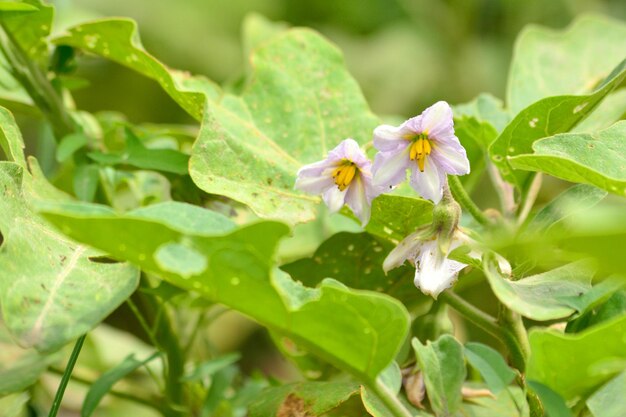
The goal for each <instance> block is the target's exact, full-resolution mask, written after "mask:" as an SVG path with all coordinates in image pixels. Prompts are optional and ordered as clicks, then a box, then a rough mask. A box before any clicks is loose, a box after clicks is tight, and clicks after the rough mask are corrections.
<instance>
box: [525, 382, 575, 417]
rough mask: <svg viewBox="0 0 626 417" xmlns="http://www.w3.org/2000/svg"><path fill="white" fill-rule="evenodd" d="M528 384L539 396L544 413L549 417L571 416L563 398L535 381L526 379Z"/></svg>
mask: <svg viewBox="0 0 626 417" xmlns="http://www.w3.org/2000/svg"><path fill="white" fill-rule="evenodd" d="M528 386H529V387H530V388H531V389H532V390H533V391H534V392H535V393H536V394H537V395H538V396H539V398H540V399H541V404H542V405H543V408H544V411H545V414H546V415H547V416H549V417H573V416H572V412H571V411H570V410H569V408H567V404H565V401H564V400H563V398H562V397H561V396H560V395H559V394H558V393H556V392H554V391H552V390H551V389H550V387H547V386H545V385H543V384H541V383H539V382H537V381H528Z"/></svg>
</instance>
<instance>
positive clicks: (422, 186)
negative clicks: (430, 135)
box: [410, 157, 446, 204]
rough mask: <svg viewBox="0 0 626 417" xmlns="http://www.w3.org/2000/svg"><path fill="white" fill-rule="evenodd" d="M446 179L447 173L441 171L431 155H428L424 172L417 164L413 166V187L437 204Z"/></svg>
mask: <svg viewBox="0 0 626 417" xmlns="http://www.w3.org/2000/svg"><path fill="white" fill-rule="evenodd" d="M445 181H446V178H445V174H443V173H442V172H440V171H439V167H438V166H437V164H436V163H434V162H433V159H432V158H430V157H426V161H425V163H424V172H421V171H420V170H419V169H418V167H417V166H415V167H413V169H412V172H411V180H410V182H411V187H413V189H414V190H415V191H417V192H418V193H419V195H421V196H422V197H423V198H425V199H428V200H432V201H433V203H435V204H437V203H438V202H439V201H440V200H441V197H442V196H443V186H444V184H445Z"/></svg>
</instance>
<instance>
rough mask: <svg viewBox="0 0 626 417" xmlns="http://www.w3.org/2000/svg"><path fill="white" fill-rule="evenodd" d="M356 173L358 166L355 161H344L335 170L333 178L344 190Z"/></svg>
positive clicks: (340, 188) (341, 189)
mask: <svg viewBox="0 0 626 417" xmlns="http://www.w3.org/2000/svg"><path fill="white" fill-rule="evenodd" d="M356 174H357V167H356V165H355V164H354V162H351V161H344V162H343V163H342V164H341V165H339V166H338V167H337V168H335V170H334V171H333V178H334V179H335V184H337V187H338V188H339V190H340V191H343V190H345V189H346V188H347V187H348V185H350V183H351V182H352V180H353V179H354V177H355V176H356Z"/></svg>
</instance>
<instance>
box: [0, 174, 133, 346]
mask: <svg viewBox="0 0 626 417" xmlns="http://www.w3.org/2000/svg"><path fill="white" fill-rule="evenodd" d="M28 181H30V178H29V174H28V173H25V172H24V169H23V168H21V167H19V166H18V165H15V164H13V163H10V162H2V163H0V190H2V191H1V192H0V196H1V198H0V213H2V215H1V216H0V230H1V232H2V235H3V237H4V243H3V244H2V248H1V250H0V304H1V306H2V314H3V316H4V320H5V322H6V325H7V327H8V328H9V329H10V330H11V332H12V333H13V335H14V336H15V338H16V339H17V340H18V341H19V343H20V344H21V345H22V346H26V347H30V346H34V347H36V348H37V349H38V350H53V349H57V348H59V347H61V346H63V345H64V344H65V343H67V342H69V341H71V340H72V339H75V338H76V337H78V336H80V335H81V334H83V333H85V332H87V331H89V330H90V329H91V328H92V327H94V326H95V325H96V324H98V323H99V322H100V321H102V320H103V319H104V318H105V317H106V316H107V315H108V314H109V313H111V312H112V311H113V310H114V309H115V308H116V307H117V306H118V305H120V304H121V303H122V302H123V301H124V300H125V299H126V298H127V297H128V296H130V294H132V292H133V291H134V289H135V288H136V286H137V284H138V282H139V273H138V271H137V269H136V268H134V267H132V266H131V265H128V264H122V263H103V262H102V261H100V258H99V256H100V255H101V253H100V252H98V251H95V250H93V249H90V248H88V247H87V246H83V245H79V244H76V243H74V242H72V241H70V240H68V239H67V238H66V237H65V236H63V235H62V234H60V233H58V232H56V231H54V230H53V229H51V228H50V227H49V226H48V225H47V224H46V223H45V222H43V221H42V220H41V219H40V218H39V217H38V216H37V215H36V214H35V213H33V211H32V209H31V207H30V202H29V200H30V198H31V195H30V194H29V193H28V192H27V191H25V190H24V189H25V188H26V187H23V186H22V183H23V182H28Z"/></svg>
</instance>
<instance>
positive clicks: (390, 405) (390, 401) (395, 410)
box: [368, 381, 412, 417]
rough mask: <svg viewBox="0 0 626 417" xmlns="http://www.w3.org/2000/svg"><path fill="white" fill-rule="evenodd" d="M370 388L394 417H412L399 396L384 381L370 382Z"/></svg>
mask: <svg viewBox="0 0 626 417" xmlns="http://www.w3.org/2000/svg"><path fill="white" fill-rule="evenodd" d="M368 388H369V389H371V390H372V391H373V392H374V393H375V394H376V396H377V397H378V398H379V399H380V400H381V401H382V402H383V403H384V404H385V406H386V407H387V409H388V410H389V411H390V412H391V414H392V415H393V416H394V417H412V415H411V413H410V412H409V410H407V409H406V407H405V406H404V405H403V404H402V403H401V402H400V400H399V399H398V396H397V395H395V394H394V393H393V392H391V391H389V389H388V388H387V387H386V386H385V385H384V384H383V383H382V382H380V381H376V382H375V383H373V384H369V385H368Z"/></svg>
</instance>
